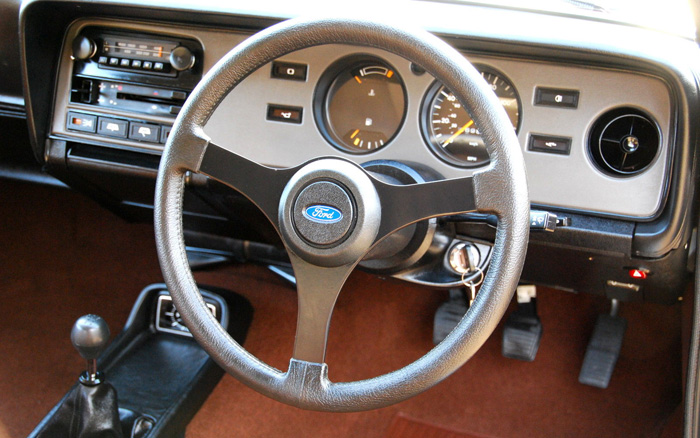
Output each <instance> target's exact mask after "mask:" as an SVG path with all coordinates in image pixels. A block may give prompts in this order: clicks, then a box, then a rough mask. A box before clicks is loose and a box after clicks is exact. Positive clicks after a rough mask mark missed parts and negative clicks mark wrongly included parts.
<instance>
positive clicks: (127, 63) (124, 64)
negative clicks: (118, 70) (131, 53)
mask: <svg viewBox="0 0 700 438" xmlns="http://www.w3.org/2000/svg"><path fill="white" fill-rule="evenodd" d="M130 65H131V61H130V60H128V59H122V60H121V61H120V63H119V66H120V67H129V66H130Z"/></svg>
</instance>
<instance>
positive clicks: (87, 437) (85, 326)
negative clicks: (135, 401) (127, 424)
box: [30, 315, 124, 438]
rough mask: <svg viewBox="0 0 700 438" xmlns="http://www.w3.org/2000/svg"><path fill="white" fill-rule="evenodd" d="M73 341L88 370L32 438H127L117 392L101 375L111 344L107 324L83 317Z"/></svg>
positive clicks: (73, 335) (74, 330)
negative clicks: (104, 354) (101, 357)
mask: <svg viewBox="0 0 700 438" xmlns="http://www.w3.org/2000/svg"><path fill="white" fill-rule="evenodd" d="M70 340H71V342H72V343H73V346H74V347H75V349H76V350H78V353H80V355H81V356H82V357H83V359H85V360H86V361H87V370H86V371H84V372H83V373H82V374H81V375H80V383H79V384H78V385H75V386H74V387H73V388H72V389H71V390H70V391H69V392H68V394H66V396H65V397H63V400H61V401H60V402H59V404H58V405H57V406H56V407H55V408H54V410H53V411H52V412H51V413H50V414H49V415H48V416H47V418H46V419H45V420H44V421H43V422H42V423H41V424H39V426H37V428H36V429H35V430H34V432H32V434H31V435H30V438H52V437H57V436H60V437H67V438H123V437H124V434H123V431H122V425H121V422H120V419H119V408H118V405H117V391H116V390H115V389H114V387H113V386H112V385H110V384H109V382H106V381H105V379H104V375H103V374H102V373H100V372H99V371H97V357H98V356H99V355H100V353H102V351H104V349H105V347H106V346H107V343H108V342H109V327H108V326H107V323H106V322H105V320H104V319H102V318H100V317H99V316H97V315H85V316H81V317H80V318H78V320H77V321H76V322H75V324H73V329H72V330H71V333H70Z"/></svg>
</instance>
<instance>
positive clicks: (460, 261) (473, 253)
mask: <svg viewBox="0 0 700 438" xmlns="http://www.w3.org/2000/svg"><path fill="white" fill-rule="evenodd" d="M447 259H448V261H449V263H450V267H451V268H452V269H453V270H454V271H455V272H456V273H457V274H460V275H462V274H465V273H467V272H475V271H476V269H477V268H478V267H479V263H480V262H481V255H480V254H479V250H478V249H477V248H476V246H474V245H472V244H471V243H468V242H460V243H457V244H456V245H454V246H453V247H452V248H450V251H449V253H448V256H447Z"/></svg>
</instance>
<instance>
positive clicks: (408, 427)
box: [384, 414, 489, 438]
mask: <svg viewBox="0 0 700 438" xmlns="http://www.w3.org/2000/svg"><path fill="white" fill-rule="evenodd" d="M384 438H489V437H487V436H486V435H474V434H471V433H464V432H459V431H456V430H449V429H445V428H443V427H438V426H436V425H434V424H429V423H426V422H423V421H418V420H414V419H413V418H409V417H407V416H405V415H403V414H398V415H397V416H395V417H394V419H393V420H391V425H390V426H389V430H388V431H387V433H386V435H385V436H384Z"/></svg>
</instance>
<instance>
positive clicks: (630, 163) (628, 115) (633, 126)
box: [588, 108, 661, 176]
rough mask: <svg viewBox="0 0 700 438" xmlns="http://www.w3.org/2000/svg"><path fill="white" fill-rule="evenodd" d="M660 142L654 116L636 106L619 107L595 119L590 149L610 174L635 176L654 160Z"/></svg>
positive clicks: (597, 163)
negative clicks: (635, 107) (634, 107)
mask: <svg viewBox="0 0 700 438" xmlns="http://www.w3.org/2000/svg"><path fill="white" fill-rule="evenodd" d="M660 143H661V134H660V133H659V128H658V127H657V125H656V123H655V122H654V121H653V119H652V118H651V117H650V116H648V115H647V114H645V113H643V112H641V111H639V110H636V109H633V108H618V109H615V110H612V111H608V112H607V113H605V114H603V115H602V116H601V117H600V118H598V120H596V121H595V123H594V124H593V129H592V130H591V134H590V137H589V139H588V151H589V152H590V154H591V157H592V158H593V162H594V163H595V164H596V165H597V166H598V168H599V169H600V170H602V171H603V172H605V173H606V174H608V175H612V176H633V175H637V174H639V173H641V172H643V171H644V170H645V169H646V168H647V167H649V165H650V164H651V163H652V161H654V158H656V154H657V153H658V151H659V146H660Z"/></svg>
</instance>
